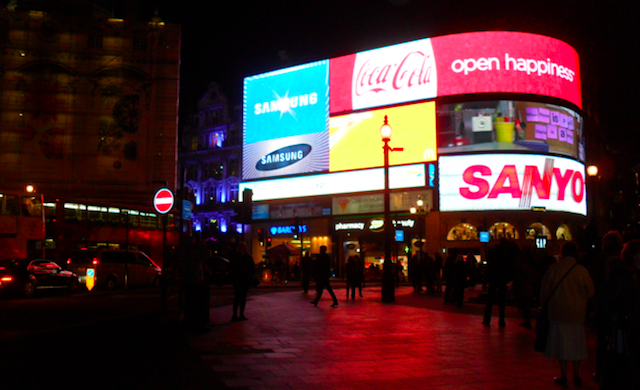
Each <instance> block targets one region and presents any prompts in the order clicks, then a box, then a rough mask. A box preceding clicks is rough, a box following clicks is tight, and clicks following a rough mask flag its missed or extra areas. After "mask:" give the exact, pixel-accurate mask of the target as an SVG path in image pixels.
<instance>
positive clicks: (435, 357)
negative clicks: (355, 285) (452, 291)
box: [185, 284, 598, 390]
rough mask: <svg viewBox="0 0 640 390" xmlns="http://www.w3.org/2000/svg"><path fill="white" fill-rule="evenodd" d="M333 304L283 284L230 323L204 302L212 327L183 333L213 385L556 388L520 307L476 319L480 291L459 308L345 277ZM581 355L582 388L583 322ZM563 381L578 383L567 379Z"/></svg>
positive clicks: (227, 315) (590, 337)
mask: <svg viewBox="0 0 640 390" xmlns="http://www.w3.org/2000/svg"><path fill="white" fill-rule="evenodd" d="M334 291H335V293H336V295H337V296H338V300H339V306H338V307H336V308H332V307H331V303H332V301H331V298H330V296H329V294H327V292H326V291H325V293H324V294H323V297H322V300H321V301H320V303H319V304H318V307H314V306H313V305H311V304H310V303H309V301H310V300H311V299H312V298H313V297H314V296H315V291H314V292H313V293H311V292H310V293H309V294H304V293H303V292H302V290H301V289H299V288H295V287H293V288H288V289H285V290H284V291H280V292H274V293H270V294H257V295H252V296H250V298H249V302H248V303H247V308H246V311H245V315H246V317H248V320H247V321H241V322H231V307H230V306H229V305H228V302H227V303H220V304H216V303H215V302H212V306H215V307H212V308H211V310H210V320H211V322H210V326H211V330H210V331H209V332H206V333H186V334H185V337H186V339H187V343H188V345H189V346H190V347H191V349H192V352H193V353H195V354H196V355H197V356H199V357H200V359H201V361H202V362H203V363H204V364H203V366H208V367H210V368H211V370H212V372H213V373H214V377H215V378H216V386H214V387H215V388H221V387H222V388H224V387H226V388H229V389H256V390H257V389H304V390H312V389H485V390H489V389H504V390H506V389H559V388H561V387H560V386H558V385H556V384H554V382H553V378H554V377H555V376H558V374H559V368H558V362H557V361H556V360H553V359H549V358H547V357H545V356H544V355H543V354H541V353H538V352H535V351H534V349H533V342H534V337H535V331H534V329H528V328H524V327H520V326H518V324H519V323H521V322H522V317H521V314H520V313H519V312H518V309H517V308H516V307H513V306H509V307H507V319H506V322H507V326H506V327H505V328H501V327H499V326H498V320H497V318H496V317H495V315H497V308H494V318H493V319H492V322H491V326H488V327H487V326H484V325H482V324H481V322H482V313H483V309H484V306H483V305H482V304H478V303H469V302H468V299H469V298H474V297H476V296H478V295H479V294H480V293H481V292H482V291H481V290H479V289H477V290H467V293H466V298H467V301H466V302H465V305H464V306H463V307H462V308H458V307H456V306H451V305H444V304H443V300H442V296H439V295H427V294H426V293H424V292H422V293H414V292H413V288H412V287H410V286H400V287H399V288H397V289H396V293H395V294H396V295H395V297H396V299H395V302H394V303H391V304H389V303H383V302H382V301H381V288H380V286H379V285H369V284H368V285H367V287H366V288H365V289H364V290H363V295H364V298H360V297H357V298H356V299H355V300H348V301H347V300H346V299H345V289H344V285H340V284H337V285H335V286H334ZM587 345H588V348H589V359H588V360H587V361H584V362H583V363H582V369H581V376H582V378H583V381H584V384H583V385H582V386H580V388H581V389H597V388H598V386H597V385H596V384H595V383H594V382H592V381H591V375H592V373H593V372H594V361H595V331H594V330H593V329H591V328H590V327H589V326H587ZM569 387H570V388H574V387H576V386H575V385H574V384H573V383H571V382H570V383H569Z"/></svg>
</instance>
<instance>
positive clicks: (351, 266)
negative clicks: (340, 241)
mask: <svg viewBox="0 0 640 390" xmlns="http://www.w3.org/2000/svg"><path fill="white" fill-rule="evenodd" d="M359 272H360V270H359V269H358V263H357V261H356V257H355V256H349V258H348V259H347V300H349V291H351V299H356V287H357V286H358V279H359V278H358V276H359V275H358V274H359Z"/></svg>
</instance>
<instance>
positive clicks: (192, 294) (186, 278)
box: [180, 238, 209, 331]
mask: <svg viewBox="0 0 640 390" xmlns="http://www.w3.org/2000/svg"><path fill="white" fill-rule="evenodd" d="M182 249H183V256H182V261H181V263H182V264H181V265H180V286H181V289H182V291H184V324H185V326H186V328H187V329H189V330H191V331H201V330H205V329H206V326H207V322H208V321H209V318H208V314H209V311H208V310H207V312H206V318H205V315H204V314H203V306H204V305H205V304H206V303H205V300H204V294H203V290H204V267H203V262H204V256H205V255H204V253H203V252H202V246H201V245H200V242H199V241H198V240H197V239H196V238H190V239H186V240H185V245H183V247H182Z"/></svg>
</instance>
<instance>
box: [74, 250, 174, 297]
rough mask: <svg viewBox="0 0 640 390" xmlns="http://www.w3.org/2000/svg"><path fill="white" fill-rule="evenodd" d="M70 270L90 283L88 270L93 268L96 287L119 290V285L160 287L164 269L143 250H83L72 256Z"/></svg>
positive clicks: (80, 278)
mask: <svg viewBox="0 0 640 390" xmlns="http://www.w3.org/2000/svg"><path fill="white" fill-rule="evenodd" d="M67 269H69V270H70V271H73V272H75V273H77V274H78V275H79V276H78V279H79V280H80V283H81V284H85V285H86V282H87V270H88V269H93V270H94V275H95V286H96V287H98V288H106V289H107V290H115V289H116V288H118V287H123V286H125V285H126V286H127V287H132V286H142V287H159V286H160V275H161V274H162V269H161V268H160V266H158V265H157V264H156V263H155V262H154V261H153V260H151V258H150V257H149V256H147V255H146V254H145V253H144V252H141V251H135V250H130V251H125V250H79V251H75V252H73V253H72V254H71V256H69V259H68V260H67Z"/></svg>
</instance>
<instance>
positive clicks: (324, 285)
mask: <svg viewBox="0 0 640 390" xmlns="http://www.w3.org/2000/svg"><path fill="white" fill-rule="evenodd" d="M330 278H331V258H330V257H329V255H328V254H327V247H326V246H325V245H322V246H321V247H320V255H319V256H318V258H317V259H316V264H315V275H314V279H315V280H316V293H317V294H316V299H314V300H313V301H311V304H312V305H313V306H318V302H319V301H320V298H322V292H323V291H324V290H325V289H326V290H327V291H328V292H329V294H331V298H332V299H333V304H332V305H331V307H336V306H338V299H337V298H336V294H334V292H333V289H332V288H331V283H329V279H330Z"/></svg>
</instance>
